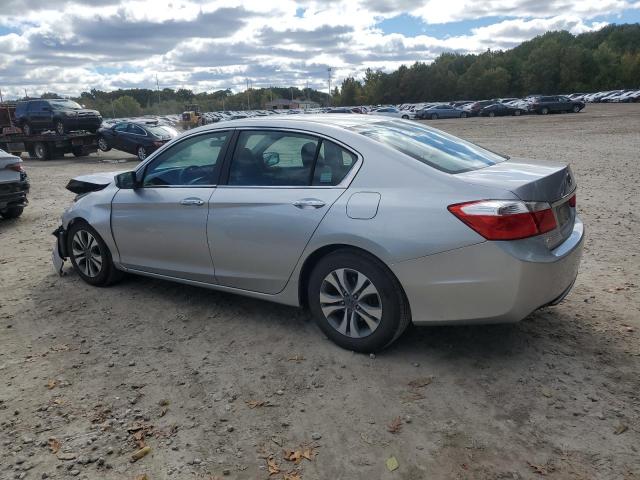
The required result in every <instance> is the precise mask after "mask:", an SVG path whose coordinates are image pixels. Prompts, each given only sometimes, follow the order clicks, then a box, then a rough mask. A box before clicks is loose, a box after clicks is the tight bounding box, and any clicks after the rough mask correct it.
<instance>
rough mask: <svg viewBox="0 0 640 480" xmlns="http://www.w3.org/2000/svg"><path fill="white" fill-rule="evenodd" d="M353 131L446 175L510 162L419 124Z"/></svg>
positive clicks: (376, 125) (380, 125) (363, 127)
mask: <svg viewBox="0 0 640 480" xmlns="http://www.w3.org/2000/svg"><path fill="white" fill-rule="evenodd" d="M351 129H352V130H353V131H355V132H357V133H360V134H362V135H364V136H366V137H369V138H371V139H373V140H377V141H378V142H380V143H384V144H385V145H387V146H389V147H391V148H394V149H395V150H398V151H399V152H402V153H404V154H405V155H409V156H410V157H413V158H415V159H416V160H419V161H420V162H422V163H424V164H426V165H429V166H430V167H433V168H436V169H438V170H441V171H443V172H446V173H462V172H468V171H470V170H478V169H480V168H484V167H489V166H491V165H495V164H496V163H500V162H504V161H505V160H507V159H508V157H505V156H502V155H499V154H497V153H494V152H491V151H489V150H487V149H485V148H482V147H479V146H478V145H475V144H473V143H470V142H467V141H465V140H462V139H460V138H458V137H454V136H453V135H449V134H448V133H444V132H442V131H440V130H436V129H434V128H430V127H427V126H425V125H422V124H419V123H415V124H411V123H408V122H401V121H386V122H377V123H369V124H364V125H356V126H354V127H352V128H351Z"/></svg>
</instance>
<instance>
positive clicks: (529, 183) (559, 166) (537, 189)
mask: <svg viewBox="0 0 640 480" xmlns="http://www.w3.org/2000/svg"><path fill="white" fill-rule="evenodd" d="M455 176H456V178H459V179H460V180H463V181H465V182H468V183H472V184H476V185H483V186H488V187H494V188H502V189H505V190H508V191H510V192H512V193H513V194H515V195H516V196H517V197H518V198H520V199H521V200H524V201H527V202H547V203H549V204H550V205H551V208H552V209H553V212H554V215H555V217H556V223H557V225H558V226H557V228H556V229H555V230H552V231H551V232H548V233H546V234H544V237H545V241H546V243H547V246H548V247H549V248H555V247H556V246H558V245H559V244H560V243H562V242H563V241H564V240H566V239H567V238H568V237H569V236H570V235H571V232H572V230H573V225H574V223H575V215H576V209H575V208H574V207H572V206H571V205H570V203H569V200H570V198H571V197H572V196H573V194H574V192H575V190H576V181H575V178H574V176H573V172H572V171H571V167H569V166H568V165H566V164H563V163H558V162H543V161H539V160H530V159H522V158H511V159H509V160H507V161H506V162H501V163H497V164H495V165H492V166H490V167H486V168H481V169H479V170H473V171H470V172H464V173H459V174H456V175H455Z"/></svg>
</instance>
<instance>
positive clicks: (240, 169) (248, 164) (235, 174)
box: [228, 130, 318, 186]
mask: <svg viewBox="0 0 640 480" xmlns="http://www.w3.org/2000/svg"><path fill="white" fill-rule="evenodd" d="M317 147H318V138H316V137H312V136H310V135H303V134H298V133H293V132H279V131H268V130H264V131H243V132H240V135H239V137H238V143H237V146H236V148H235V152H234V155H233V159H232V161H231V168H230V170H229V182H228V184H229V185H245V186H307V185H309V182H310V180H311V172H312V168H313V162H314V159H315V155H316V150H317Z"/></svg>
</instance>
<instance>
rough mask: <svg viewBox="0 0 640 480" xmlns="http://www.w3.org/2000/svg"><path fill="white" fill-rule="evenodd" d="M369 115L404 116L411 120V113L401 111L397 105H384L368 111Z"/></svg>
mask: <svg viewBox="0 0 640 480" xmlns="http://www.w3.org/2000/svg"><path fill="white" fill-rule="evenodd" d="M368 114H369V115H384V116H385V117H394V118H404V119H405V120H409V118H411V117H410V115H409V112H407V111H400V110H398V109H397V108H395V107H382V108H378V109H376V110H372V111H370V112H369V113H368Z"/></svg>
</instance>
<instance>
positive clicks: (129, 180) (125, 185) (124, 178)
mask: <svg viewBox="0 0 640 480" xmlns="http://www.w3.org/2000/svg"><path fill="white" fill-rule="evenodd" d="M139 186H140V184H139V182H138V179H137V178H136V172H124V173H121V174H119V175H116V187H118V188H122V189H125V190H133V189H135V188H138V187H139Z"/></svg>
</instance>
